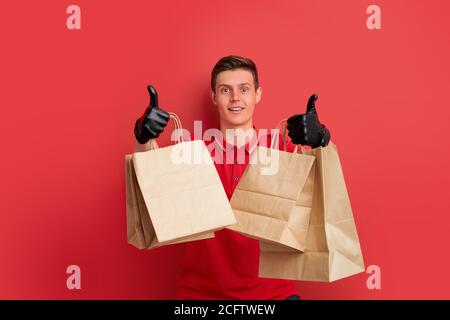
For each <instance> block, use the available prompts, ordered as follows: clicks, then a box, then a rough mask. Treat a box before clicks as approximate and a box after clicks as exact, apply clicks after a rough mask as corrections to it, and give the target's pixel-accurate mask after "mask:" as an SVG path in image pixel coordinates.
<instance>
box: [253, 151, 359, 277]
mask: <svg viewBox="0 0 450 320" xmlns="http://www.w3.org/2000/svg"><path fill="white" fill-rule="evenodd" d="M305 153H309V154H312V155H315V156H316V168H315V170H316V174H315V182H314V199H313V207H312V211H311V219H310V224H309V229H308V236H307V242H306V250H305V251H304V252H299V253H295V252H282V251H280V250H279V249H278V248H277V247H275V246H271V245H267V244H264V243H261V253H260V264H259V276H260V277H264V278H282V279H292V280H306V281H325V282H331V281H335V280H338V279H342V278H345V277H348V276H351V275H354V274H357V273H360V272H364V270H365V268H364V261H363V257H362V253H361V247H360V243H359V239H358V234H357V231H356V227H355V222H354V219H353V213H352V209H351V205H350V199H349V196H348V193H347V187H346V185H345V180H344V175H343V172H342V168H341V163H340V160H339V155H338V151H337V148H336V146H335V145H334V144H333V143H332V142H330V143H329V145H328V146H327V147H319V148H315V149H312V150H306V151H305Z"/></svg>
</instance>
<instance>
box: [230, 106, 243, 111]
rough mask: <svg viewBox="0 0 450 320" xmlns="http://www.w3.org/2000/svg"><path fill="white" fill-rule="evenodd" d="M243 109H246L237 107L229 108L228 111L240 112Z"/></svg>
mask: <svg viewBox="0 0 450 320" xmlns="http://www.w3.org/2000/svg"><path fill="white" fill-rule="evenodd" d="M242 109H244V108H240V107H237V108H228V110H230V111H240V110H242Z"/></svg>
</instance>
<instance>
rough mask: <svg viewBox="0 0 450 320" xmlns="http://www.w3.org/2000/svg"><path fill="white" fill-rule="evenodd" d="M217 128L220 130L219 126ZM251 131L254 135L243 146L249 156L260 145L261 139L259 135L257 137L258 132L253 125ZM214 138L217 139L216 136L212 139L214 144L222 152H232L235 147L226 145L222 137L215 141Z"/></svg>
mask: <svg viewBox="0 0 450 320" xmlns="http://www.w3.org/2000/svg"><path fill="white" fill-rule="evenodd" d="M217 128H218V129H219V130H220V126H217ZM253 130H255V134H254V135H253V137H252V138H251V139H250V141H249V142H247V143H246V144H245V146H244V147H245V151H246V152H247V153H248V154H251V153H252V152H253V150H255V148H256V147H257V146H258V145H259V143H260V141H261V139H260V137H259V135H258V131H257V130H256V127H255V125H253ZM216 138H217V137H216V136H214V137H213V140H214V143H216V144H217V146H218V147H219V148H220V149H221V150H222V151H225V150H228V151H232V150H233V149H234V148H235V147H236V146H235V145H233V144H230V143H228V142H227V141H226V139H224V138H223V137H222V139H216ZM220 140H222V141H220ZM241 148H242V147H241Z"/></svg>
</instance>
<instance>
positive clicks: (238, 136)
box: [220, 119, 256, 147]
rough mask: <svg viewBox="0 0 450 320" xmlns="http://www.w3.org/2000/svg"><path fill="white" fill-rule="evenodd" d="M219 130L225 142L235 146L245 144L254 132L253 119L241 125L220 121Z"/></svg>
mask: <svg viewBox="0 0 450 320" xmlns="http://www.w3.org/2000/svg"><path fill="white" fill-rule="evenodd" d="M220 131H221V132H222V136H223V137H224V139H225V140H226V142H227V143H229V144H232V145H236V146H237V147H241V146H243V145H245V144H247V143H248V142H249V141H250V140H251V139H252V137H253V135H254V134H256V132H255V131H254V130H253V121H252V120H251V119H250V120H249V121H248V122H247V123H245V124H242V125H232V124H229V123H224V122H222V121H220ZM227 131H228V132H227Z"/></svg>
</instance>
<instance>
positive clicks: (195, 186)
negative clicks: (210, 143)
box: [130, 113, 236, 245]
mask: <svg viewBox="0 0 450 320" xmlns="http://www.w3.org/2000/svg"><path fill="white" fill-rule="evenodd" d="M170 117H171V119H173V120H174V121H175V125H176V127H177V132H180V134H179V135H178V143H176V144H174V145H171V146H168V147H164V148H158V147H154V148H153V149H152V150H149V151H144V152H136V153H134V154H133V155H132V157H131V159H132V167H133V169H134V173H135V177H136V181H137V185H138V186H139V189H140V191H141V195H142V198H140V199H139V202H138V203H139V204H140V205H139V208H141V207H143V206H145V208H146V209H147V212H148V216H149V219H147V217H146V218H145V220H142V219H141V221H143V224H144V225H146V226H147V227H146V230H150V229H151V228H153V230H154V233H155V235H156V239H154V241H156V242H157V243H158V244H159V245H161V244H169V243H174V242H179V241H189V239H192V236H194V239H195V238H198V236H201V237H203V236H206V237H210V233H211V232H213V231H216V230H219V229H222V228H224V227H226V226H228V225H231V224H234V223H235V222H236V220H235V217H234V214H233V211H232V209H231V207H230V204H229V202H228V198H227V196H226V193H225V190H224V189H223V186H222V183H221V181H220V178H219V176H218V173H217V171H216V168H215V166H214V163H213V161H212V158H211V156H210V154H209V152H208V150H207V148H206V146H205V143H204V142H203V141H202V140H195V141H184V140H183V138H182V135H181V131H182V128H181V122H180V120H179V118H178V117H177V116H176V115H175V114H173V113H170ZM130 167H131V165H130ZM142 211H143V210H140V212H142ZM135 216H136V215H135ZM135 229H136V228H135ZM138 230H139V229H138ZM136 238H137V235H136Z"/></svg>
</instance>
